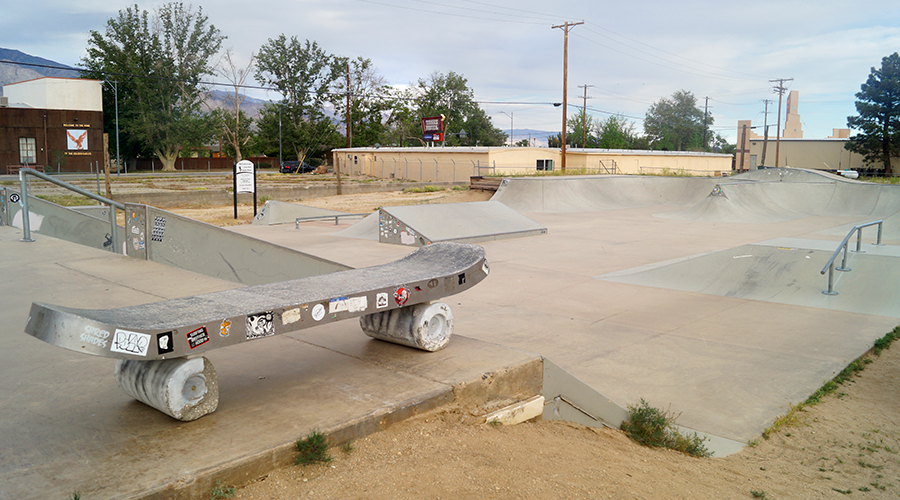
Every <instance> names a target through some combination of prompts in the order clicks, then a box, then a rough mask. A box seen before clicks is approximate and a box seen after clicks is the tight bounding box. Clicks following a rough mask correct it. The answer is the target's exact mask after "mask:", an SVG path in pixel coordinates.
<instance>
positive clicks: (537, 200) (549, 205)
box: [491, 175, 717, 213]
mask: <svg viewBox="0 0 900 500" xmlns="http://www.w3.org/2000/svg"><path fill="white" fill-rule="evenodd" d="M716 184H717V179H715V178H708V177H655V176H646V177H643V176H621V175H601V176H566V177H531V178H518V177H514V178H507V179H503V182H501V184H500V189H498V190H497V193H496V194H495V195H494V196H493V197H492V198H491V201H499V202H501V203H503V204H504V205H506V206H508V207H510V208H512V209H514V210H517V211H519V212H560V213H566V212H597V211H604V210H618V209H623V208H638V207H649V206H676V207H685V206H692V205H695V204H697V203H700V202H701V201H702V200H703V199H704V198H705V197H706V196H707V195H708V194H709V192H710V190H712V189H713V188H714V187H715V186H716Z"/></svg>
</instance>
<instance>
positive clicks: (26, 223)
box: [19, 168, 125, 252]
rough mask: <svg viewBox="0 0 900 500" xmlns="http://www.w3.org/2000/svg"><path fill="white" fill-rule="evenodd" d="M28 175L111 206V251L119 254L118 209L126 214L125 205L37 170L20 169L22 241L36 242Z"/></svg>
mask: <svg viewBox="0 0 900 500" xmlns="http://www.w3.org/2000/svg"><path fill="white" fill-rule="evenodd" d="M27 175H33V176H35V177H37V178H38V179H43V180H45V181H47V182H50V183H52V184H56V185H57V186H60V187H63V188H66V189H68V190H70V191H75V192H76V193H78V194H80V195H82V196H87V197H88V198H91V199H93V200H97V201H99V202H100V203H105V204H107V205H109V208H110V210H109V225H110V226H111V228H112V229H111V230H110V237H111V241H112V246H111V249H112V251H113V252H117V249H118V247H119V233H118V230H117V227H116V209H117V208H118V209H119V210H121V211H123V212H124V211H125V204H123V203H119V202H118V201H113V200H110V199H109V198H106V197H103V196H100V195H99V194H94V193H92V192H90V191H87V190H85V189H81V188H80V187H78V186H75V185H72V184H69V183H68V182H64V181H61V180H59V179H54V178H53V177H50V176H49V175H47V174H45V173H43V172H38V171H37V170H35V169H33V168H21V169H19V189H20V190H21V191H22V198H21V202H20V203H21V204H22V232H23V235H22V241H26V242H32V241H34V240H33V239H32V238H31V217H30V212H29V211H28V180H27V178H26V176H27Z"/></svg>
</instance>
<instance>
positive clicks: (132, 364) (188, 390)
mask: <svg viewBox="0 0 900 500" xmlns="http://www.w3.org/2000/svg"><path fill="white" fill-rule="evenodd" d="M116 383H117V384H119V387H120V388H121V389H122V390H123V391H125V394H128V395H129V396H131V397H133V398H134V399H137V400H138V401H140V402H142V403H144V404H146V405H147V406H151V407H153V408H156V409H157V410H159V411H161V412H163V413H165V414H166V415H169V416H170V417H173V418H175V419H178V420H183V421H190V420H196V419H198V418H200V417H202V416H203V415H206V414H208V413H212V412H214V411H216V408H217V407H218V406H219V384H218V381H217V380H216V370H215V368H213V365H212V363H210V362H209V360H208V359H206V358H203V357H201V358H193V359H186V358H175V359H160V360H154V361H137V360H131V359H120V360H118V361H117V362H116Z"/></svg>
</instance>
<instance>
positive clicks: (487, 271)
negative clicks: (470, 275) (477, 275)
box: [481, 259, 491, 276]
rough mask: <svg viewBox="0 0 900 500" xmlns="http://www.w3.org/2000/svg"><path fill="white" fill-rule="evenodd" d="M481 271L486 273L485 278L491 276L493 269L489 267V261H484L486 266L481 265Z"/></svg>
mask: <svg viewBox="0 0 900 500" xmlns="http://www.w3.org/2000/svg"><path fill="white" fill-rule="evenodd" d="M481 270H482V271H484V275H485V276H487V275H488V274H491V268H490V267H488V263H487V259H484V264H482V265H481Z"/></svg>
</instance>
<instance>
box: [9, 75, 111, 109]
mask: <svg viewBox="0 0 900 500" xmlns="http://www.w3.org/2000/svg"><path fill="white" fill-rule="evenodd" d="M3 95H5V96H7V97H8V98H9V103H10V105H11V106H12V105H15V104H27V105H28V106H30V107H32V108H41V109H68V110H78V111H103V92H102V90H101V82H100V81H99V80H82V79H75V78H51V77H45V78H37V79H35V80H26V81H24V82H17V83H9V84H6V85H4V86H3Z"/></svg>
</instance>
